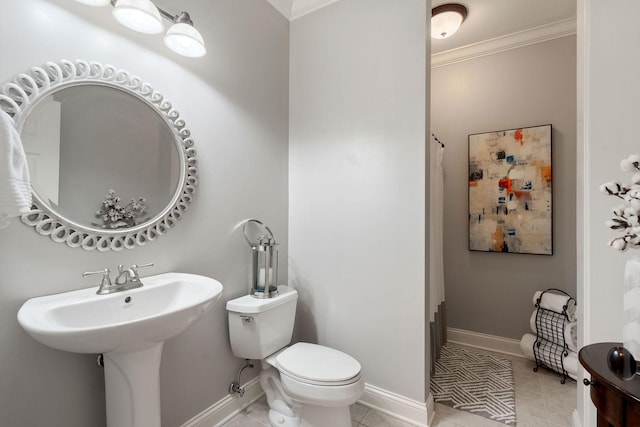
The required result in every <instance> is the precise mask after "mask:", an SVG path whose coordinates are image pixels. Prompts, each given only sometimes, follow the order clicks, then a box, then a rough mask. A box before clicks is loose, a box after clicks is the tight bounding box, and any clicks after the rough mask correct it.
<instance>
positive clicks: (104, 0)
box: [76, 0, 111, 7]
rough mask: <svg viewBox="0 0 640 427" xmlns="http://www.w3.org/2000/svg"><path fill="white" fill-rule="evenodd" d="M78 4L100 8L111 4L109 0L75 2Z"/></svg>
mask: <svg viewBox="0 0 640 427" xmlns="http://www.w3.org/2000/svg"><path fill="white" fill-rule="evenodd" d="M76 1H77V2H78V3H82V4H86V5H89V6H96V7H102V6H106V5H108V4H109V3H111V0H76Z"/></svg>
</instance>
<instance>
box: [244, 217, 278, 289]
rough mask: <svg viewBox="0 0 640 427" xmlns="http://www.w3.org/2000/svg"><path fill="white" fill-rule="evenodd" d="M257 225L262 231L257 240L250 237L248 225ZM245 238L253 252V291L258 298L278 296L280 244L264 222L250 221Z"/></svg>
mask: <svg viewBox="0 0 640 427" xmlns="http://www.w3.org/2000/svg"><path fill="white" fill-rule="evenodd" d="M250 223H253V224H257V225H258V226H259V228H261V229H262V232H261V233H258V236H257V237H255V238H252V237H249V234H248V230H247V225H248V224H250ZM243 232H244V237H245V239H246V240H247V243H249V246H250V247H251V252H252V263H251V264H252V266H251V291H250V294H251V295H252V296H254V297H256V298H271V297H274V296H276V295H278V242H277V241H276V238H275V236H274V235H273V233H272V232H271V230H270V229H269V227H267V226H266V225H265V224H264V223H263V222H262V221H259V220H257V219H249V220H247V221H246V222H245V223H244V227H243Z"/></svg>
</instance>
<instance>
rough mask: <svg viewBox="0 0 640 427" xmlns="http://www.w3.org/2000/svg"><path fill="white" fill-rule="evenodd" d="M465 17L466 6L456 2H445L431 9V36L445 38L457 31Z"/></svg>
mask: <svg viewBox="0 0 640 427" xmlns="http://www.w3.org/2000/svg"><path fill="white" fill-rule="evenodd" d="M466 17H467V8H466V7H464V6H463V5H461V4H457V3H447V4H443V5H440V6H436V7H434V8H433V9H432V10H431V37H432V38H434V39H445V38H447V37H449V36H450V35H452V34H453V33H455V32H456V31H458V29H459V28H460V25H462V22H464V20H465V19H466Z"/></svg>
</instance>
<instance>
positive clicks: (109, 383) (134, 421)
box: [104, 342, 164, 427]
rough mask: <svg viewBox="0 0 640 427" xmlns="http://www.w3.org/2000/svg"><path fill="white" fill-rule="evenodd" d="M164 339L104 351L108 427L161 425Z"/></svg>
mask: <svg viewBox="0 0 640 427" xmlns="http://www.w3.org/2000/svg"><path fill="white" fill-rule="evenodd" d="M163 344H164V342H161V343H159V344H154V345H153V346H152V347H150V348H146V349H144V350H139V351H133V352H117V351H113V352H109V353H105V354H104V383H105V395H106V406H107V427H140V426H160V425H161V424H160V358H161V356H162V346H163Z"/></svg>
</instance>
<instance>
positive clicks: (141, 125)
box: [21, 84, 180, 228]
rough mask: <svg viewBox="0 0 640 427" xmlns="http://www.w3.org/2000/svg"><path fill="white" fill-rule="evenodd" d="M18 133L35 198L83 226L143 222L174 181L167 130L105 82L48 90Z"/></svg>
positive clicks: (174, 159)
mask: <svg viewBox="0 0 640 427" xmlns="http://www.w3.org/2000/svg"><path fill="white" fill-rule="evenodd" d="M21 137H22V142H23V144H24V147H25V151H26V153H27V158H28V161H29V171H30V172H31V179H32V186H33V189H34V191H36V192H37V193H38V195H39V198H40V200H41V201H42V202H44V203H46V204H47V205H48V206H49V207H50V208H52V209H54V210H55V211H56V212H58V213H59V214H60V215H62V216H64V217H66V218H73V220H74V221H75V222H76V223H78V224H81V225H84V226H86V227H99V228H100V227H102V228H122V227H132V226H135V225H138V224H141V223H144V222H145V221H148V220H149V219H151V218H153V217H154V216H156V215H157V214H158V213H159V212H160V211H162V209H163V208H164V207H165V206H167V205H168V204H169V203H170V201H171V198H172V197H173V195H174V193H175V191H176V188H177V186H178V182H179V173H180V165H179V157H178V150H177V147H176V144H175V143H174V138H173V134H172V132H171V129H170V128H169V127H168V125H167V124H166V122H165V121H164V119H163V118H162V117H161V116H160V115H159V114H157V113H156V112H155V111H154V110H152V109H150V108H148V107H147V105H146V104H145V103H144V102H143V101H142V100H140V99H138V98H137V97H135V96H133V95H130V94H128V93H126V92H123V91H121V90H119V89H116V88H113V87H108V86H100V85H89V84H82V85H77V86H71V87H66V88H63V89H60V90H58V91H56V92H54V93H52V94H50V95H49V96H47V97H45V98H43V99H42V100H41V101H39V102H38V104H37V105H35V106H34V107H33V109H32V110H31V112H30V114H29V116H28V117H27V119H26V120H25V123H24V125H23V127H22V132H21ZM110 191H112V192H113V193H114V194H111V195H110V194H109V192H110ZM116 198H118V200H117V201H116ZM140 199H143V200H140ZM141 203H142V204H143V205H145V206H146V209H144V210H141V209H139V205H140V204H141ZM136 208H138V209H136ZM98 212H100V213H98Z"/></svg>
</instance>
